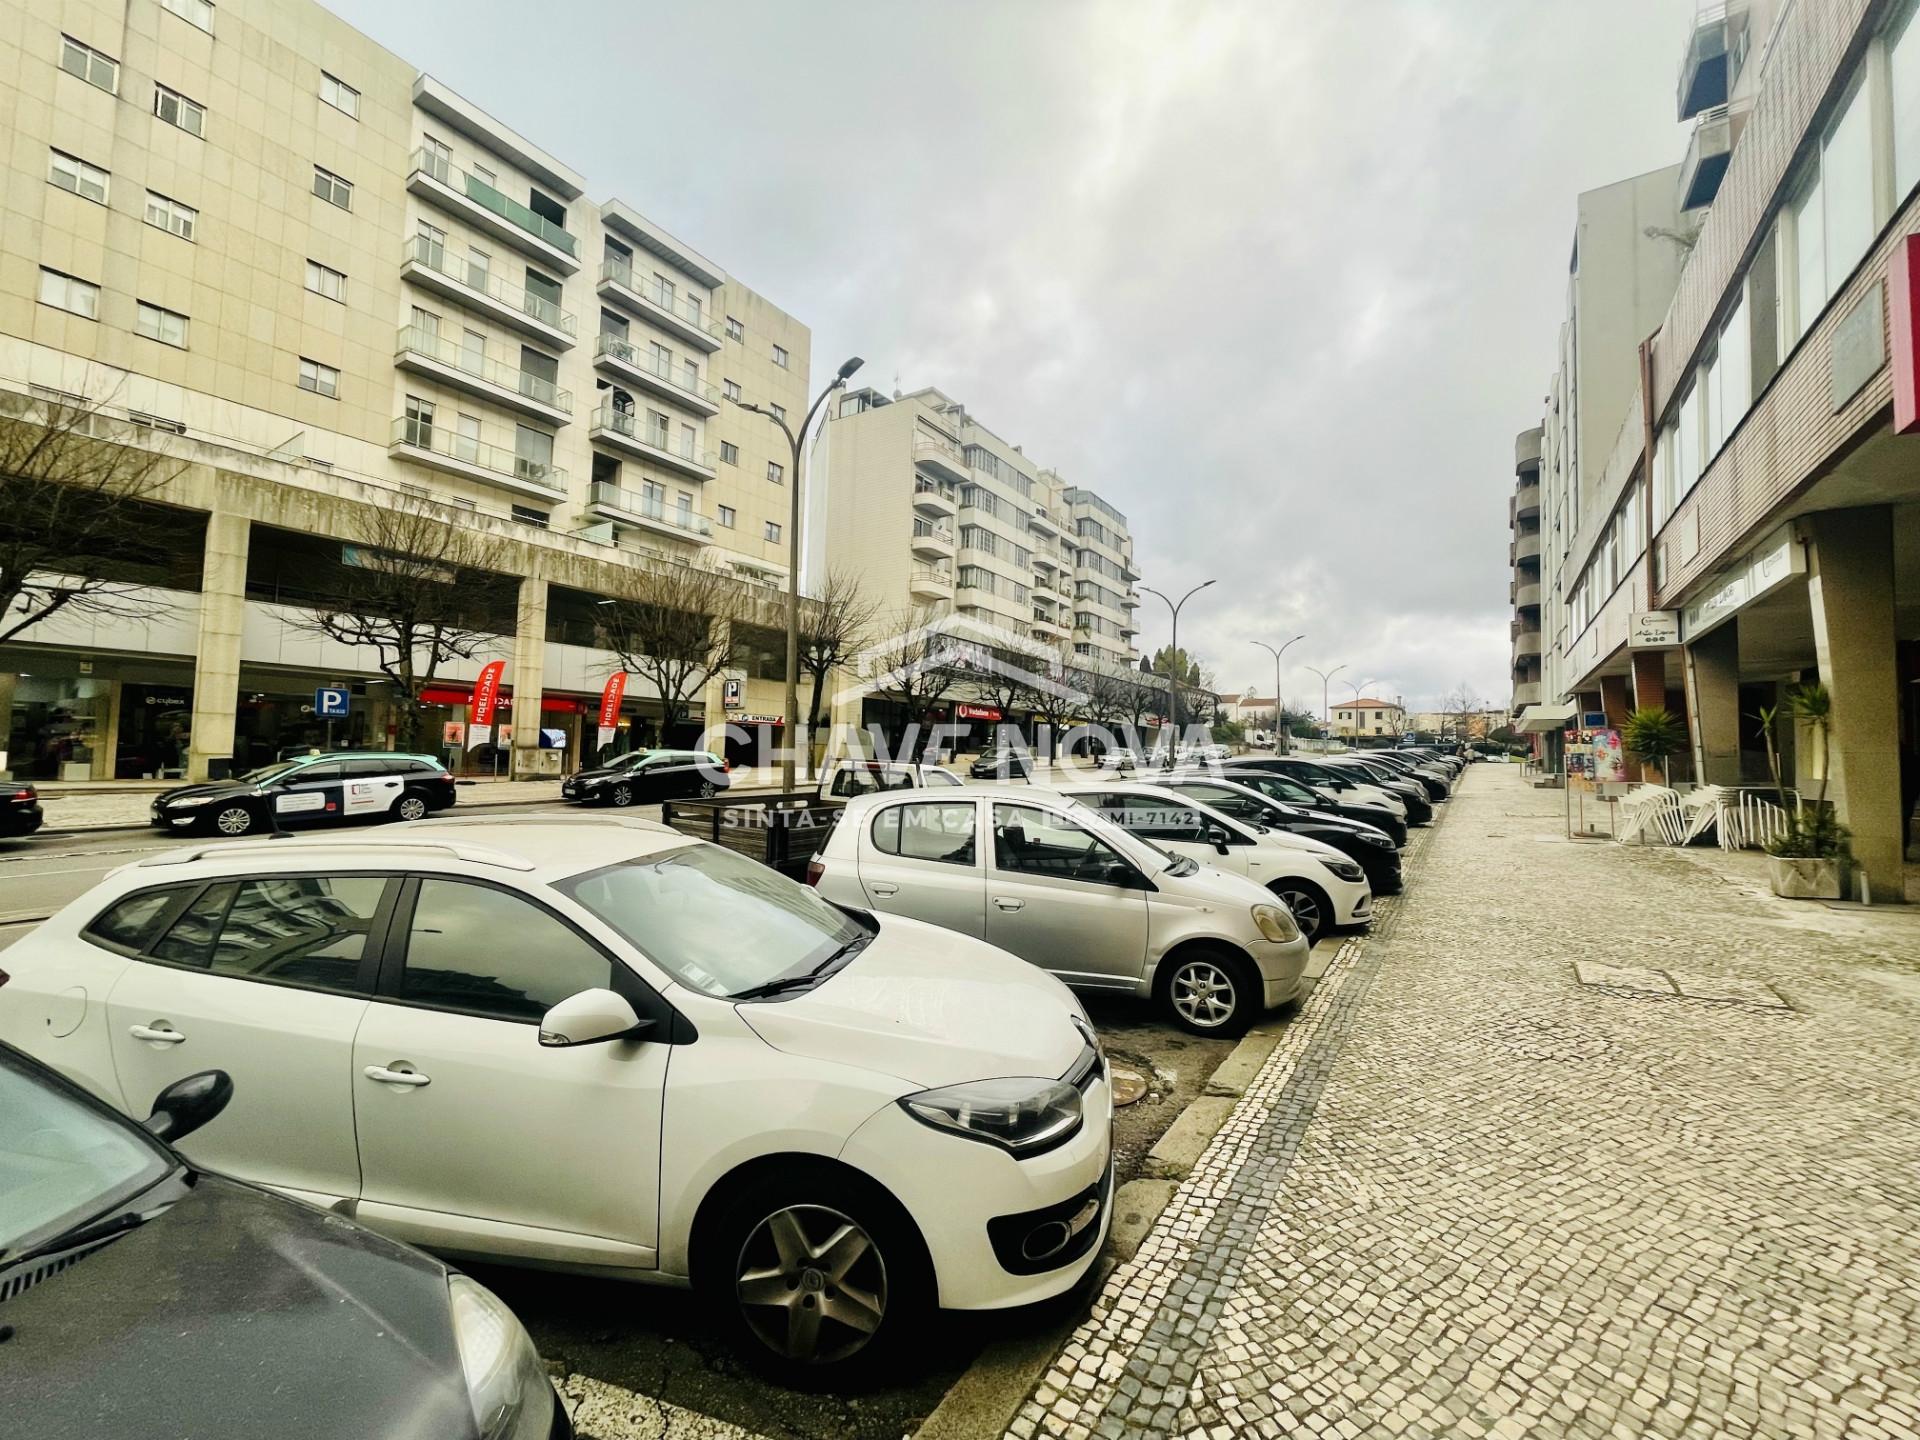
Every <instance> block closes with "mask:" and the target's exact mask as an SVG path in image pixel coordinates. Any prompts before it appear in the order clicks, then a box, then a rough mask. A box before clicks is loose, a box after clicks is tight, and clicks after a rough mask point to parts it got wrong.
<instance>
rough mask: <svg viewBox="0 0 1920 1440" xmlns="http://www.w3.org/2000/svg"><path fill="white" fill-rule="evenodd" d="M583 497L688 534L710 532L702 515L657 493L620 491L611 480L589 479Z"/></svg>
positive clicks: (597, 503) (709, 533) (707, 523)
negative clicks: (670, 503) (666, 499)
mask: <svg viewBox="0 0 1920 1440" xmlns="http://www.w3.org/2000/svg"><path fill="white" fill-rule="evenodd" d="M587 499H588V501H589V502H590V503H592V504H595V505H609V506H613V507H614V508H616V509H620V510H625V511H626V512H627V513H628V514H630V515H639V516H642V517H644V518H645V519H648V520H657V521H659V522H660V523H661V524H663V525H671V526H673V527H674V528H675V529H678V530H684V531H686V532H687V533H688V534H689V535H712V534H713V522H712V521H711V520H709V519H707V517H706V516H704V515H701V514H698V513H696V512H695V511H693V510H689V509H686V508H685V507H683V506H679V505H674V506H669V505H668V504H667V503H666V502H665V501H664V500H662V499H661V498H660V497H659V496H658V495H646V494H641V495H635V494H634V493H633V492H632V491H631V490H622V489H621V488H620V487H619V486H618V485H616V484H614V483H613V482H612V481H611V480H595V481H593V482H592V484H590V485H589V486H588V487H587Z"/></svg>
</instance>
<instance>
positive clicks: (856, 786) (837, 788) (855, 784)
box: [817, 759, 961, 801]
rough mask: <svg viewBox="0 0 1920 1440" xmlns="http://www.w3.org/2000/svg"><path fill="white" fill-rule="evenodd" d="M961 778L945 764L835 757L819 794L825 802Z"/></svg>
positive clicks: (957, 782)
mask: <svg viewBox="0 0 1920 1440" xmlns="http://www.w3.org/2000/svg"><path fill="white" fill-rule="evenodd" d="M960 783H961V780H960V777H959V776H958V775H956V774H954V773H953V772H952V771H951V770H949V769H947V768H946V767H945V766H942V765H923V764H920V763H917V762H915V761H910V760H855V759H846V760H836V761H834V762H833V764H832V765H830V766H828V767H827V770H826V773H824V774H823V775H821V777H820V784H819V786H818V789H817V796H818V798H819V799H820V800H822V801H835V800H851V799H852V798H853V797H854V796H855V795H866V794H870V793H871V792H873V791H875V790H921V789H928V788H931V787H933V786H938V785H958V784H960Z"/></svg>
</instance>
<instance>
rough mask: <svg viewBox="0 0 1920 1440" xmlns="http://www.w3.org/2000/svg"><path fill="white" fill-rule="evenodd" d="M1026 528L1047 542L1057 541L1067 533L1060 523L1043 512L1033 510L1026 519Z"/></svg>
mask: <svg viewBox="0 0 1920 1440" xmlns="http://www.w3.org/2000/svg"><path fill="white" fill-rule="evenodd" d="M1027 528H1028V529H1029V530H1031V531H1032V532H1033V533H1034V534H1036V535H1039V536H1041V537H1042V538H1043V539H1045V540H1047V541H1048V542H1055V541H1058V540H1060V539H1061V537H1063V536H1064V535H1065V534H1066V533H1067V532H1066V530H1065V529H1064V528H1063V527H1062V526H1061V524H1060V522H1059V521H1058V520H1056V519H1054V518H1053V516H1051V515H1049V514H1048V513H1047V512H1046V511H1045V510H1035V511H1034V512H1033V513H1032V514H1031V515H1029V516H1028V517H1027Z"/></svg>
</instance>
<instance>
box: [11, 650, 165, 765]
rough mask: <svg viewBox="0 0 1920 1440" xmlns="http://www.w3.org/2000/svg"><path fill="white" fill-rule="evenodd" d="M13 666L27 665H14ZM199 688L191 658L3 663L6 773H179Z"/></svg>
mask: <svg viewBox="0 0 1920 1440" xmlns="http://www.w3.org/2000/svg"><path fill="white" fill-rule="evenodd" d="M16 663H19V664H22V668H20V669H13V668H11V666H12V665H13V664H16ZM192 682H193V663H192V661H190V660H185V659H182V660H178V661H173V660H166V659H150V658H122V657H118V656H98V657H95V656H82V655H76V654H73V653H71V652H55V651H43V652H38V653H34V654H32V655H31V657H30V658H25V659H23V660H22V661H11V660H4V659H0V751H4V752H5V756H6V758H5V761H4V763H0V774H6V775H10V776H11V777H12V778H14V779H19V780H40V781H49V780H53V781H80V780H113V779H121V780H138V779H142V778H154V779H162V778H173V777H175V776H178V775H181V774H183V773H184V772H185V766H186V758H187V745H188V740H189V737H190V735H191V732H192V726H193V684H192Z"/></svg>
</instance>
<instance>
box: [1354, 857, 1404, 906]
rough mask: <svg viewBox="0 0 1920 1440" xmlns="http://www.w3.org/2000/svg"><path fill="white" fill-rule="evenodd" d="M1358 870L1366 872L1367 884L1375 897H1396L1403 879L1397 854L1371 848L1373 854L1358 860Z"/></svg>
mask: <svg viewBox="0 0 1920 1440" xmlns="http://www.w3.org/2000/svg"><path fill="white" fill-rule="evenodd" d="M1358 863H1359V865H1360V868H1361V869H1362V870H1364V871H1366V872H1367V884H1368V885H1369V886H1370V887H1372V889H1373V893H1374V894H1376V895H1397V894H1399V893H1400V887H1401V885H1402V883H1403V878H1402V874H1401V869H1400V856H1399V854H1398V853H1397V852H1395V851H1392V850H1388V849H1385V848H1383V847H1380V846H1374V847H1373V853H1372V854H1370V855H1367V856H1365V857H1363V858H1361V859H1360V860H1359V862H1358Z"/></svg>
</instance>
